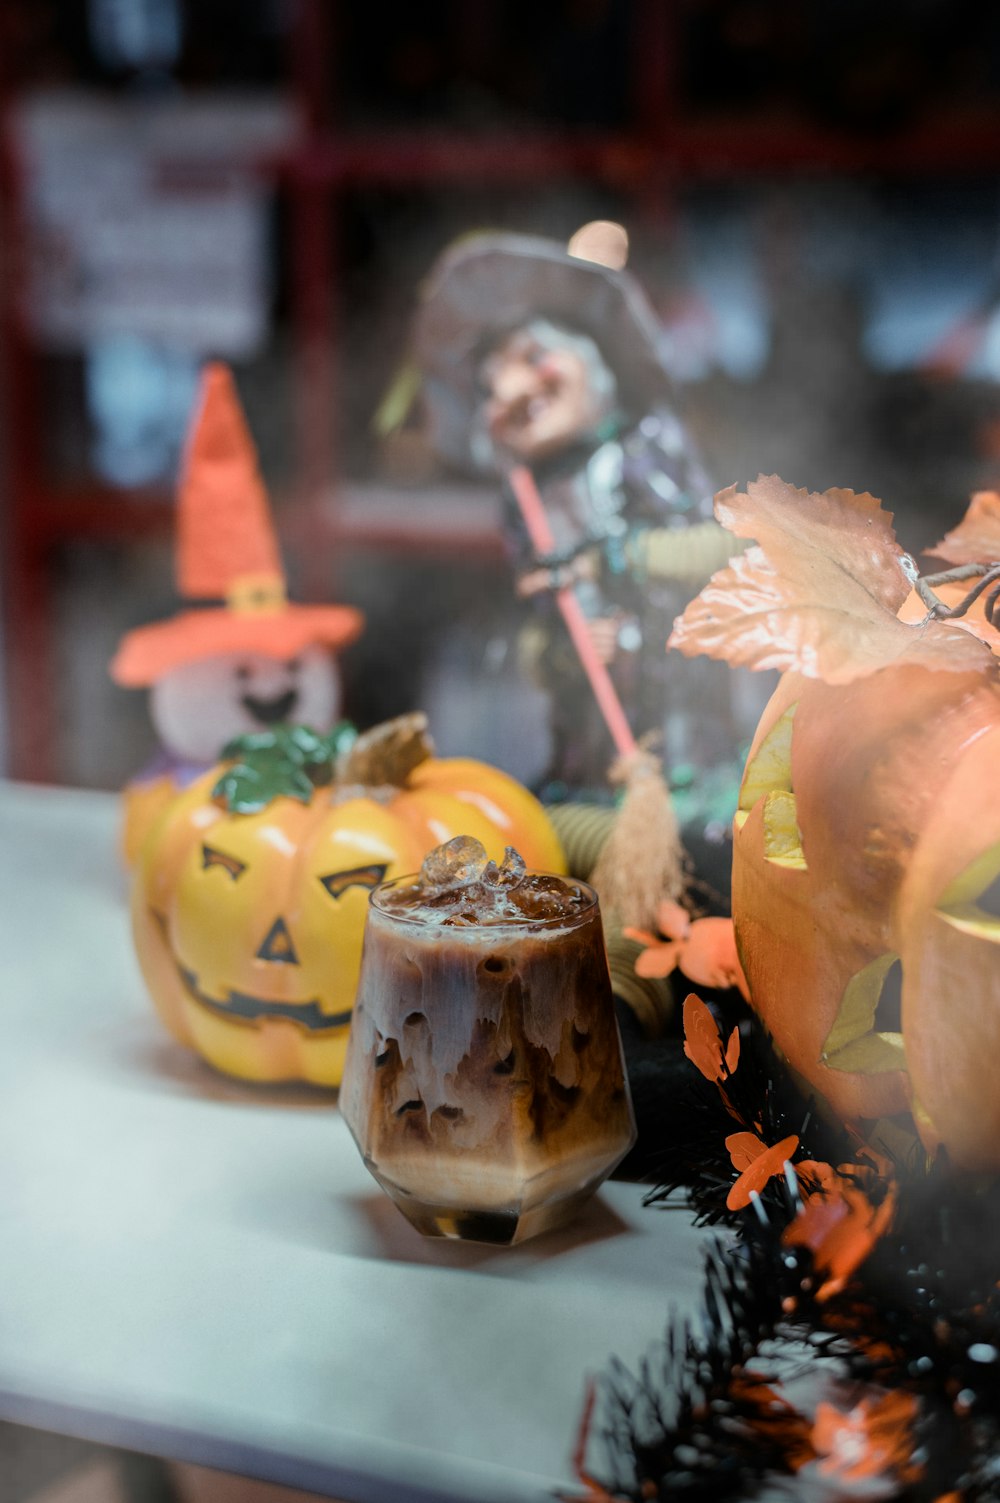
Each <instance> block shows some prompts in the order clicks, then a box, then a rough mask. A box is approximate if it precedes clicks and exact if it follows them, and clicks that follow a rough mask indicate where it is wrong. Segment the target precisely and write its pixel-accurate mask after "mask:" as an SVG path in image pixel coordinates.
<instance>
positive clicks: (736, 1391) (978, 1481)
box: [581, 1014, 1000, 1503]
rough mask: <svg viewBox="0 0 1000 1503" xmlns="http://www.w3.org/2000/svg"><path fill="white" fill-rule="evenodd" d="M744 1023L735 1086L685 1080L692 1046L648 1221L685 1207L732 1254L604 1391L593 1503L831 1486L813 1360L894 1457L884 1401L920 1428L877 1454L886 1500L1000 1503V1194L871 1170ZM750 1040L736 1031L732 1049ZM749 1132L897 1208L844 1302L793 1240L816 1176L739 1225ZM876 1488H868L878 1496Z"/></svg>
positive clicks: (678, 1080)
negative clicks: (811, 1406)
mask: <svg viewBox="0 0 1000 1503" xmlns="http://www.w3.org/2000/svg"><path fill="white" fill-rule="evenodd" d="M735 1022H736V1023H737V1025H738V1026H739V1028H740V1058H739V1063H738V1066H737V1068H736V1069H735V1070H734V1071H733V1073H732V1074H731V1075H730V1076H729V1077H728V1078H726V1079H725V1080H724V1081H722V1082H721V1083H720V1084H715V1083H713V1082H712V1081H710V1080H708V1079H706V1078H704V1076H703V1075H701V1074H699V1072H698V1071H697V1070H696V1069H695V1068H694V1066H693V1065H690V1064H689V1063H688V1062H687V1061H686V1060H685V1061H684V1063H683V1064H681V1050H682V1045H681V1044H680V1042H679V1041H677V1042H676V1043H675V1044H674V1053H673V1056H672V1058H671V1071H672V1075H671V1079H672V1083H673V1084H675V1085H679V1087H680V1091H679V1096H680V1099H678V1096H677V1095H675V1096H674V1101H673V1106H672V1110H671V1116H670V1127H669V1134H668V1136H665V1137H661V1140H660V1143H659V1145H658V1150H656V1149H654V1150H649V1149H648V1148H647V1155H646V1157H647V1160H648V1162H649V1163H650V1164H654V1163H656V1162H657V1159H659V1168H658V1179H659V1183H658V1184H657V1185H656V1186H655V1188H654V1189H653V1190H652V1191H651V1192H650V1194H649V1196H648V1197H647V1203H648V1204H650V1205H651V1206H654V1207H655V1206H657V1205H661V1204H663V1203H664V1202H666V1200H667V1198H668V1197H670V1196H674V1197H676V1194H677V1193H678V1192H679V1191H683V1192H684V1193H685V1194H686V1197H687V1199H688V1202H689V1203H690V1205H691V1206H692V1208H693V1209H694V1211H695V1215H696V1218H697V1220H698V1221H699V1222H700V1223H701V1224H704V1225H718V1226H720V1227H726V1228H729V1229H730V1233H731V1235H730V1236H729V1237H728V1238H726V1237H719V1238H716V1239H713V1242H712V1244H711V1246H710V1248H709V1250H708V1253H707V1255H706V1262H705V1283H704V1292H703V1314H702V1318H701V1321H700V1323H693V1322H692V1321H690V1320H689V1319H687V1318H680V1317H675V1318H672V1319H671V1320H670V1321H669V1322H668V1326H667V1330H666V1334H665V1337H664V1339H663V1341H662V1342H661V1343H659V1344H658V1345H657V1347H656V1348H655V1350H654V1351H653V1352H651V1353H650V1354H649V1356H648V1357H647V1358H646V1360H645V1361H644V1362H643V1363H642V1364H641V1366H640V1368H639V1370H638V1372H636V1373H632V1372H630V1371H629V1370H628V1369H626V1368H625V1367H624V1366H623V1365H622V1364H621V1363H618V1362H614V1363H613V1364H612V1366H611V1367H610V1369H609V1371H608V1372H607V1373H605V1374H604V1375H603V1377H602V1379H601V1380H600V1384H599V1389H598V1395H597V1403H596V1408H595V1416H596V1418H593V1419H591V1420H589V1421H588V1425H587V1436H586V1437H585V1439H586V1441H587V1442H589V1444H588V1445H587V1446H585V1447H583V1448H582V1449H583V1450H584V1451H585V1452H586V1453H587V1454H590V1453H591V1452H599V1453H600V1458H601V1459H600V1464H599V1465H594V1466H591V1467H589V1468H587V1467H585V1466H581V1479H582V1480H585V1482H586V1489H587V1491H586V1496H587V1497H589V1498H591V1499H613V1500H618V1499H622V1500H634V1503H652V1500H659V1499H663V1500H666V1499H668V1498H669V1499H671V1500H674V1499H684V1500H687V1503H698V1500H702V1499H704V1500H706V1503H707V1500H709V1499H713V1500H714V1499H723V1498H727V1497H730V1498H733V1497H740V1498H750V1497H753V1496H754V1495H755V1493H757V1492H758V1491H760V1489H761V1488H762V1486H763V1485H764V1484H765V1483H766V1482H767V1480H768V1479H769V1478H774V1477H775V1476H780V1475H784V1476H786V1477H788V1476H790V1475H793V1474H794V1473H795V1472H796V1471H797V1470H798V1469H799V1468H800V1467H801V1466H802V1465H803V1464H809V1463H812V1464H819V1465H820V1466H821V1467H822V1466H823V1465H824V1464H828V1465H830V1466H831V1467H832V1466H833V1462H830V1461H829V1459H828V1458H824V1456H823V1452H822V1447H821V1446H820V1448H819V1449H817V1444H816V1435H817V1432H816V1431H815V1430H814V1425H815V1424H816V1416H815V1415H814V1414H812V1413H802V1412H800V1411H799V1409H798V1408H797V1406H796V1404H795V1402H793V1401H792V1400H791V1399H790V1398H789V1397H787V1396H786V1395H785V1393H784V1392H783V1383H784V1379H785V1376H786V1375H787V1373H788V1372H790V1371H794V1369H795V1368H796V1367H797V1366H798V1367H801V1365H802V1360H803V1359H802V1354H803V1352H804V1351H806V1352H808V1353H810V1354H811V1358H813V1359H816V1358H818V1359H821V1360H822V1361H823V1362H824V1363H825V1364H826V1365H827V1367H828V1369H829V1374H830V1383H831V1392H834V1393H835V1394H836V1396H837V1398H836V1404H837V1407H838V1408H839V1410H840V1411H841V1413H842V1414H843V1413H845V1412H847V1411H850V1410H852V1406H854V1405H857V1406H859V1407H858V1408H857V1409H856V1410H855V1416H856V1418H857V1423H858V1424H859V1425H868V1426H869V1429H870V1431H871V1434H872V1435H874V1436H876V1439H877V1438H878V1437H880V1436H883V1438H884V1435H883V1432H882V1431H879V1430H878V1428H877V1427H878V1415H879V1413H880V1409H879V1406H880V1404H882V1403H883V1401H884V1400H885V1398H886V1396H891V1397H892V1398H893V1405H894V1410H893V1412H894V1415H895V1416H896V1420H897V1421H899V1415H900V1414H901V1413H902V1414H903V1415H904V1416H905V1417H906V1419H907V1423H906V1424H905V1425H904V1424H902V1422H901V1421H899V1422H897V1423H896V1424H895V1427H894V1428H892V1427H890V1428H892V1437H893V1443H892V1444H889V1445H888V1448H887V1449H886V1450H885V1455H884V1457H883V1463H884V1464H883V1463H880V1462H879V1456H880V1455H881V1454H882V1453H881V1452H879V1449H878V1444H876V1443H875V1441H872V1443H871V1445H870V1447H869V1452H870V1456H871V1458H872V1459H871V1461H870V1466H871V1467H873V1468H875V1467H877V1466H880V1465H881V1468H882V1469H881V1471H879V1473H878V1480H879V1484H880V1491H879V1494H878V1495H879V1496H880V1497H882V1498H886V1497H892V1498H895V1499H898V1500H906V1503H910V1500H912V1503H938V1500H943V1499H948V1503H953V1499H955V1498H958V1499H961V1500H966V1503H1000V1289H998V1282H1000V1193H998V1190H1000V1184H998V1182H997V1181H996V1179H995V1178H992V1177H991V1178H990V1179H988V1180H984V1179H979V1178H971V1177H969V1176H967V1175H964V1176H963V1175H959V1174H957V1173H955V1172H954V1171H953V1170H951V1169H950V1167H949V1166H948V1164H947V1163H946V1162H945V1161H944V1160H943V1159H941V1158H939V1159H938V1160H937V1161H936V1163H935V1164H934V1166H933V1167H931V1168H930V1169H929V1170H928V1169H926V1168H925V1166H924V1163H923V1158H922V1156H921V1155H916V1156H914V1155H909V1156H905V1157H903V1158H897V1160H896V1162H895V1163H893V1164H889V1163H888V1162H887V1161H886V1160H885V1159H884V1158H878V1157H872V1158H870V1159H869V1160H867V1161H866V1150H865V1147H864V1145H863V1144H862V1143H861V1142H860V1141H859V1140H858V1139H857V1138H856V1137H854V1136H852V1135H851V1134H850V1133H849V1132H848V1131H847V1130H846V1129H844V1128H841V1127H839V1126H836V1125H831V1123H830V1122H829V1121H828V1120H827V1119H826V1118H824V1117H822V1116H821V1115H820V1114H819V1113H818V1112H817V1111H816V1110H815V1108H814V1105H813V1103H811V1102H810V1101H808V1100H806V1099H804V1098H803V1097H802V1096H801V1095H800V1094H799V1092H798V1091H797V1090H796V1088H795V1086H794V1084H793V1083H792V1081H791V1080H790V1078H789V1075H788V1072H787V1071H786V1070H785V1069H784V1068H783V1067H782V1065H781V1063H780V1061H779V1060H778V1058H777V1057H776V1055H775V1053H774V1051H773V1049H772V1048H771V1045H770V1042H769V1040H768V1039H767V1037H766V1035H765V1034H764V1032H763V1030H762V1029H761V1028H760V1026H759V1024H758V1023H757V1022H756V1021H755V1020H753V1019H752V1018H750V1017H749V1016H744V1017H743V1019H742V1021H739V1015H738V1014H737V1015H736V1017H735ZM733 1024H734V1016H733V1015H729V1016H728V1017H727V1018H726V1022H725V1024H724V1027H723V1033H724V1036H726V1037H728V1033H729V1029H730V1027H731V1026H733ZM626 1048H628V1045H627V1044H626ZM630 1078H634V1077H633V1076H632V1071H631V1068H630ZM661 1099H662V1098H661ZM640 1105H643V1102H642V1097H641V1094H640ZM645 1109H647V1110H651V1107H650V1106H649V1104H646V1107H645ZM741 1126H742V1127H746V1128H749V1129H752V1130H753V1131H755V1132H756V1133H758V1134H759V1136H760V1138H761V1139H762V1140H763V1142H764V1143H765V1144H771V1143H775V1142H778V1141H780V1140H781V1139H783V1138H786V1137H788V1136H790V1135H793V1134H794V1135H795V1136H796V1137H797V1138H798V1139H799V1145H798V1148H797V1149H796V1151H795V1153H794V1155H793V1162H799V1163H801V1162H803V1161H805V1160H814V1161H818V1162H819V1163H821V1164H826V1165H833V1166H836V1165H843V1164H847V1163H851V1162H856V1163H858V1164H859V1165H860V1168H859V1173H860V1174H861V1175H862V1179H861V1180H859V1181H858V1183H859V1184H862V1183H863V1184H864V1188H865V1192H866V1195H867V1197H868V1199H869V1200H870V1201H871V1203H872V1204H873V1205H874V1204H876V1203H877V1202H878V1201H879V1200H880V1199H881V1198H883V1197H885V1196H891V1197H892V1200H893V1215H892V1220H891V1224H890V1226H889V1229H888V1230H887V1231H884V1232H883V1234H882V1235H881V1236H880V1237H879V1238H878V1240H877V1241H876V1242H875V1243H874V1246H873V1247H872V1249H871V1251H870V1252H868V1255H867V1256H866V1257H864V1258H863V1260H862V1261H860V1262H859V1266H857V1267H856V1268H855V1269H854V1270H853V1273H852V1276H851V1277H850V1278H849V1279H848V1280H847V1282H846V1283H845V1285H844V1287H843V1288H840V1289H837V1288H835V1287H833V1288H832V1287H831V1285H830V1282H829V1280H828V1279H827V1278H826V1276H825V1271H824V1269H823V1268H822V1267H821V1266H818V1264H820V1263H821V1262H822V1259H821V1258H820V1259H817V1257H814V1253H813V1251H812V1250H811V1249H810V1247H809V1246H808V1245H790V1243H789V1241H788V1239H787V1236H786V1230H787V1229H788V1228H789V1227H790V1226H791V1224H792V1223H793V1221H795V1218H796V1216H797V1215H798V1213H799V1212H800V1211H801V1209H802V1197H803V1194H806V1193H808V1190H809V1188H810V1181H809V1177H808V1176H809V1173H810V1171H808V1170H803V1174H802V1180H801V1183H800V1182H799V1180H798V1177H797V1176H796V1174H795V1173H792V1174H791V1175H789V1176H787V1177H786V1176H784V1175H777V1176H775V1177H773V1178H772V1179H771V1180H770V1181H769V1182H768V1183H767V1184H766V1185H765V1186H763V1187H762V1189H761V1191H760V1194H759V1196H758V1197H757V1198H756V1200H755V1202H752V1203H751V1204H750V1205H749V1206H748V1207H746V1208H745V1209H740V1210H736V1211H733V1210H730V1209H728V1208H727V1205H726V1199H727V1196H728V1195H729V1192H730V1188H731V1187H732V1185H733V1183H734V1180H735V1179H736V1170H735V1169H734V1167H733V1164H732V1162H731V1159H730V1155H729V1153H728V1151H727V1149H726V1147H725V1139H726V1137H727V1136H729V1135H731V1134H732V1133H733V1132H734V1131H736V1130H738V1129H739V1128H740V1127H741ZM640 1135H641V1129H640ZM844 1182H845V1183H847V1184H850V1183H851V1182H852V1181H851V1179H850V1176H849V1175H848V1177H847V1179H846V1180H845V1181H844ZM673 1203H674V1204H676V1199H674V1202H673ZM866 1406H867V1407H866ZM907 1406H908V1407H907ZM887 1408H888V1406H887ZM900 1437H902V1439H900ZM904 1442H905V1443H904ZM874 1475H875V1472H874V1471H869V1472H865V1470H864V1466H862V1468H861V1471H860V1472H859V1473H858V1476H859V1477H861V1478H862V1479H866V1480H867V1481H868V1482H869V1483H870V1481H871V1477H872V1476H874ZM836 1480H837V1481H838V1483H842V1490H841V1491H840V1492H838V1494H837V1495H838V1496H841V1495H849V1494H850V1492H851V1487H852V1484H853V1481H854V1480H855V1479H854V1478H853V1477H851V1476H850V1475H848V1476H847V1477H846V1478H845V1477H842V1476H840V1475H839V1474H836ZM862 1485H864V1482H862Z"/></svg>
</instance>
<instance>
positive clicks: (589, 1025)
mask: <svg viewBox="0 0 1000 1503" xmlns="http://www.w3.org/2000/svg"><path fill="white" fill-rule="evenodd" d="M416 880H417V879H416V878H412V877H408V878H405V877H404V878H401V879H398V880H397V881H396V882H389V883H384V884H383V885H382V887H380V888H378V889H376V890H375V892H373V893H372V896H371V900H370V903H369V910H368V922H367V926H366V930H365V941H364V952H363V955H362V961H361V975H360V980H359V984H358V993H357V999H356V1002H355V1007H354V1015H353V1019H352V1024H351V1037H350V1042H349V1044H348V1051H347V1061H346V1064H345V1068H344V1080H343V1085H342V1087H341V1093H340V1106H341V1112H342V1114H343V1116H344V1118H345V1120H346V1121H347V1125H348V1127H349V1128H350V1130H351V1132H352V1134H353V1136H354V1139H355V1141H356V1142H357V1145H358V1147H359V1149H360V1150H361V1154H362V1156H363V1158H364V1161H365V1164H366V1165H367V1166H368V1168H369V1170H370V1171H371V1173H372V1174H373V1175H374V1177H375V1179H376V1180H377V1181H378V1183H379V1184H380V1185H381V1186H382V1188H383V1189H384V1190H385V1191H386V1192H387V1193H388V1194H389V1196H391V1198H392V1199H393V1201H395V1203H396V1205H397V1206H398V1207H399V1209H400V1210H401V1211H402V1212H403V1214H404V1215H405V1216H406V1217H407V1218H408V1219H409V1220H410V1221H411V1222H412V1223H413V1225H414V1226H415V1227H417V1229H418V1230H419V1231H421V1232H424V1233H426V1234H428V1235H430V1236H439V1237H455V1238H461V1239H464V1240H468V1241H477V1242H491V1243H499V1244H509V1243H514V1242H521V1241H523V1240H524V1239H525V1238H527V1237H531V1236H534V1235H536V1234H537V1233H539V1232H543V1231H546V1230H548V1229H549V1228H550V1227H554V1226H557V1225H559V1224H561V1223H562V1222H564V1221H566V1220H568V1219H569V1217H571V1216H572V1215H573V1214H574V1213H575V1212H576V1211H577V1210H578V1208H579V1207H580V1206H581V1205H582V1204H583V1203H584V1202H585V1201H586V1200H587V1199H588V1197H589V1196H590V1195H591V1194H592V1193H593V1192H594V1190H595V1189H596V1188H597V1186H598V1185H599V1184H600V1183H601V1181H602V1180H603V1179H605V1178H606V1176H607V1175H608V1174H610V1172H611V1170H612V1169H613V1168H614V1167H615V1165H616V1164H617V1163H618V1162H619V1160H620V1159H621V1158H622V1157H623V1156H624V1154H625V1153H626V1152H627V1151H628V1149H629V1148H630V1147H631V1146H632V1144H633V1143H634V1141H635V1123H634V1120H633V1116H632V1106H631V1100H630V1097H629V1091H628V1083H627V1081H626V1078H625V1071H624V1065H623V1060H622V1052H621V1040H620V1038H619V1034H618V1026H617V1023H616V1021H615V1015H614V1005H613V1002H612V996H611V982H610V979H609V976H608V965H607V957H606V952H605V946H604V935H603V930H602V926H601V916H600V908H599V905H598V901H597V895H596V893H595V892H594V891H593V889H591V888H589V887H587V886H586V884H584V883H581V882H575V881H571V880H569V879H565V880H563V879H555V878H548V877H542V878H539V879H537V881H538V883H539V885H540V886H541V885H542V884H544V885H545V888H546V896H545V900H544V901H543V902H542V904H541V905H540V906H541V907H543V908H548V909H549V910H551V908H552V906H553V904H552V902H551V901H549V896H548V895H549V894H550V893H552V892H555V893H557V894H558V893H560V892H561V890H562V889H563V888H565V889H567V890H568V893H567V896H570V897H571V901H570V902H568V903H567V904H566V905H565V911H564V912H562V913H560V914H558V915H557V916H555V917H544V918H538V917H525V918H522V919H519V920H517V921H513V920H506V921H502V922H492V923H490V922H485V921H483V922H480V921H478V918H477V916H476V914H475V913H474V912H473V913H472V915H471V916H470V914H469V913H468V912H466V913H465V915H464V916H463V917H461V918H459V919H455V918H452V919H449V920H448V921H442V919H441V918H440V917H439V916H437V915H435V914H432V913H428V912H426V911H423V910H421V909H419V908H418V909H415V910H414V911H413V912H407V911H406V910H405V909H398V908H397V909H396V910H395V911H394V909H393V903H394V890H396V891H395V897H397V898H398V897H399V896H405V894H400V893H399V892H398V889H399V888H400V887H401V885H404V884H411V886H412V885H415V883H416ZM527 881H528V883H531V881H532V877H531V876H530V875H529V877H528V879H527ZM554 884H558V885H554ZM556 906H558V904H557V905H556Z"/></svg>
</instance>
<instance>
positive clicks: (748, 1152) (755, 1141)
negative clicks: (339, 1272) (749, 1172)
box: [726, 1132, 767, 1173]
mask: <svg viewBox="0 0 1000 1503" xmlns="http://www.w3.org/2000/svg"><path fill="white" fill-rule="evenodd" d="M766 1149H767V1144H766V1143H765V1142H763V1141H762V1139H760V1138H758V1136H757V1134H756V1133H755V1132H733V1133H730V1134H729V1137H728V1138H727V1139H726V1150H727V1152H728V1154H729V1157H730V1158H731V1159H732V1161H733V1168H734V1169H738V1170H739V1171H740V1173H742V1172H743V1170H744V1169H749V1168H750V1165H751V1164H752V1163H753V1161H754V1159H759V1158H760V1156H761V1154H762V1153H764V1152H765V1151H766Z"/></svg>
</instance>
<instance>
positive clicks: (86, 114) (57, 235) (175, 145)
mask: <svg viewBox="0 0 1000 1503" xmlns="http://www.w3.org/2000/svg"><path fill="white" fill-rule="evenodd" d="M15 129H16V132H17V144H18V149H19V153H20V158H21V162H22V165H23V167H24V169H25V191H26V208H27V230H28V235H29V247H28V250H29V289H28V295H29V313H30V318H31V321H32V324H33V327H34V331H35V335H36V337H37V338H38V340H39V341H40V343H42V344H43V345H44V346H45V347H46V348H49V349H52V350H58V351H74V350H81V349H85V348H87V347H89V346H90V345H91V344H92V343H93V342H94V341H95V340H101V339H104V338H107V337H109V336H114V335H119V334H128V335H132V336H136V337H139V338H143V339H150V340H155V341H161V342H163V343H164V344H167V345H170V346H171V347H172V348H174V349H176V350H184V351H188V352H190V353H192V354H200V353H203V352H204V353H207V352H211V353H212V354H213V355H218V356H222V357H225V358H229V359H241V358H246V357H248V356H250V355H252V354H254V353H255V352H256V351H257V350H258V349H259V348H260V346H261V344H262V343H263V341H264V339H265V336H266V333H267V325H268V316H269V308H270V301H271V286H272V269H271V264H270V255H269V248H268V206H269V188H268V185H267V183H266V180H265V177H264V176H262V175H261V173H260V171H259V170H258V169H259V164H260V163H261V162H262V161H266V160H267V159H268V158H270V157H273V156H275V155H276V154H278V153H279V152H281V151H282V150H284V149H286V148H287V147H288V146H289V145H290V144H291V142H292V140H293V139H294V136H295V130H296V121H295V115H294V112H293V110H292V109H291V108H290V107H289V105H288V104H287V103H286V102H284V101H282V100H280V99H278V98H275V97H272V96H247V95H245V94H233V95H228V94H227V95H225V96H220V95H213V96H210V97H204V96H195V97H186V96H183V95H171V96H166V97H163V98H156V99H153V100H147V99H138V98H136V99H133V98H121V97H116V98H107V97H104V96H94V95H90V94H86V93H79V92H51V93H42V94H36V95H34V96H31V97H29V98H28V99H26V100H25V101H24V102H23V103H22V104H21V105H20V106H19V109H18V112H17V116H16V122H15Z"/></svg>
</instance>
